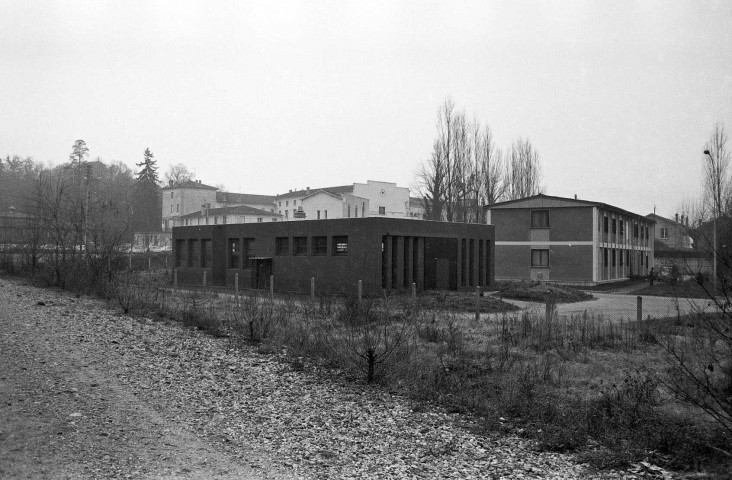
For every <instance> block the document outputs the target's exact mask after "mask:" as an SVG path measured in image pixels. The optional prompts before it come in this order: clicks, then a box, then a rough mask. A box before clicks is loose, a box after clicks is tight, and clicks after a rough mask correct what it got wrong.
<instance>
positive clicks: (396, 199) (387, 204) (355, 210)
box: [275, 180, 415, 220]
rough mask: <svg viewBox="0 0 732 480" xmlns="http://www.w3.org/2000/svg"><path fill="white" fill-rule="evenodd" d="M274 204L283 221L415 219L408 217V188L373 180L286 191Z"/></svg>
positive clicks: (409, 208)
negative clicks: (367, 218)
mask: <svg viewBox="0 0 732 480" xmlns="http://www.w3.org/2000/svg"><path fill="white" fill-rule="evenodd" d="M275 202H276V208H277V213H279V214H281V215H282V217H283V220H325V219H327V218H329V219H333V218H363V217H375V216H380V217H391V218H415V216H414V215H412V214H411V203H410V198H409V189H408V188H405V187H398V186H397V185H396V183H391V182H377V181H374V180H368V181H367V182H366V183H354V184H353V185H340V186H335V187H325V188H316V189H311V188H310V187H307V188H305V189H303V190H290V191H289V192H288V193H285V194H282V195H278V196H277V197H276V199H275ZM318 212H320V216H319V217H318ZM326 212H327V214H326Z"/></svg>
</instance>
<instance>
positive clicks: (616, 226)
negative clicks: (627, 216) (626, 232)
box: [613, 218, 618, 235]
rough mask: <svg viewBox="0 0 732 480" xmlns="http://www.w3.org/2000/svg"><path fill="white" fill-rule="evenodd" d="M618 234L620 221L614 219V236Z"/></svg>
mask: <svg viewBox="0 0 732 480" xmlns="http://www.w3.org/2000/svg"><path fill="white" fill-rule="evenodd" d="M616 233H618V221H617V220H615V219H614V218H613V235H615V234H616Z"/></svg>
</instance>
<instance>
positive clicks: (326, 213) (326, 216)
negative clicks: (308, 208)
mask: <svg viewBox="0 0 732 480" xmlns="http://www.w3.org/2000/svg"><path fill="white" fill-rule="evenodd" d="M325 218H328V210H326V211H325Z"/></svg>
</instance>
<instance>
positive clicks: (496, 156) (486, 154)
mask: <svg viewBox="0 0 732 480" xmlns="http://www.w3.org/2000/svg"><path fill="white" fill-rule="evenodd" d="M480 147H481V149H480V152H479V155H478V161H479V163H480V176H481V180H480V182H479V183H480V187H481V190H480V196H481V203H482V205H493V204H494V203H496V202H498V201H500V200H501V199H502V198H503V195H504V193H505V191H506V185H505V183H504V165H503V164H504V162H503V152H501V150H500V149H498V148H496V145H495V143H494V142H493V132H492V131H491V129H490V127H488V126H486V127H485V129H484V130H483V135H482V139H481V144H480Z"/></svg>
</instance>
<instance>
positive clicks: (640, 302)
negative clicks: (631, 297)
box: [636, 295, 643, 324]
mask: <svg viewBox="0 0 732 480" xmlns="http://www.w3.org/2000/svg"><path fill="white" fill-rule="evenodd" d="M636 310H637V312H636V318H637V320H638V323H639V324H640V322H641V320H643V297H641V296H640V295H639V296H638V300H637V307H636Z"/></svg>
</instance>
